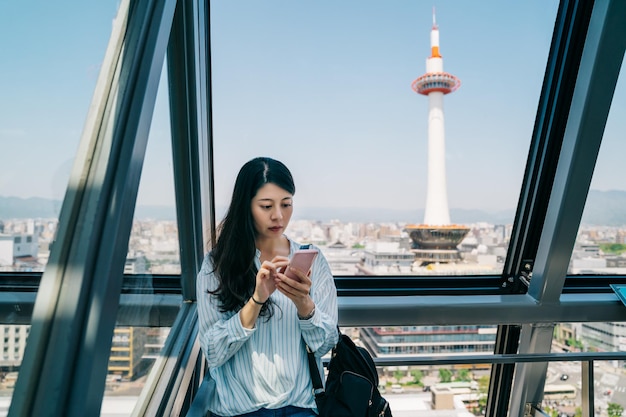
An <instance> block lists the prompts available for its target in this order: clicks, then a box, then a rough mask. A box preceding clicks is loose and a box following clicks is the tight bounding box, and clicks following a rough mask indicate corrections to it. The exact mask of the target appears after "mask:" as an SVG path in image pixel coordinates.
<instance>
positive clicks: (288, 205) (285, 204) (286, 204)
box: [283, 203, 291, 208]
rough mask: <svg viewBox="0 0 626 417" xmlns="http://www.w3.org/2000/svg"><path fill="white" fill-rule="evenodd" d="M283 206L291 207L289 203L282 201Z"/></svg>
mask: <svg viewBox="0 0 626 417" xmlns="http://www.w3.org/2000/svg"><path fill="white" fill-rule="evenodd" d="M283 207H284V208H288V207H291V203H283Z"/></svg>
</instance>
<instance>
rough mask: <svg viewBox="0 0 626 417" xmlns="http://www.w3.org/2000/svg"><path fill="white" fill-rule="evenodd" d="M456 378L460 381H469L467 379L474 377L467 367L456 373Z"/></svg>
mask: <svg viewBox="0 0 626 417" xmlns="http://www.w3.org/2000/svg"><path fill="white" fill-rule="evenodd" d="M456 379H457V380H458V381H463V382H467V381H471V380H472V378H471V377H470V373H469V371H468V370H467V369H461V370H459V372H458V373H457V374H456Z"/></svg>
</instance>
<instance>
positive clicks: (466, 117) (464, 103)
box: [0, 1, 626, 222]
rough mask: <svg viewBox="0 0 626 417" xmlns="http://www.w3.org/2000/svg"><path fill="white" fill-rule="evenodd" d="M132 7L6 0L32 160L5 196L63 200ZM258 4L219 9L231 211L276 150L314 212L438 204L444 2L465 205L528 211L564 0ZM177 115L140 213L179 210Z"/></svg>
mask: <svg viewBox="0 0 626 417" xmlns="http://www.w3.org/2000/svg"><path fill="white" fill-rule="evenodd" d="M117 3H118V2H117V1H107V2H99V3H98V4H97V5H74V4H70V3H69V2H61V3H60V4H55V5H42V7H41V8H39V9H37V10H33V11H30V10H29V13H28V14H24V13H21V12H20V7H24V6H21V5H19V4H2V5H0V11H1V13H0V23H1V24H2V27H3V30H4V31H5V33H9V32H10V33H12V34H13V35H14V36H12V37H8V36H5V37H3V38H4V39H3V40H0V45H1V47H2V48H3V50H4V51H5V56H7V57H8V58H9V59H8V60H6V62H5V63H4V65H3V68H4V71H3V72H4V74H5V77H2V79H0V88H1V89H2V90H3V91H5V92H7V95H6V96H5V97H9V98H11V99H4V100H0V110H2V111H1V112H0V142H1V143H2V144H3V147H4V151H5V152H6V155H16V156H19V157H18V158H6V161H4V162H3V167H2V168H0V195H3V196H16V197H22V198H26V197H31V196H38V197H45V198H53V199H62V198H63V194H64V190H65V185H66V184H67V179H68V178H69V174H70V170H71V165H72V161H73V158H74V153H75V151H76V148H77V145H78V141H79V138H80V135H81V131H82V128H83V124H84V121H85V118H86V114H87V110H88V107H89V103H90V101H91V96H92V94H93V90H94V87H95V81H96V78H97V75H98V70H99V65H100V62H101V60H102V58H103V56H104V52H105V49H106V45H107V43H108V38H109V36H110V31H111V22H112V20H113V18H114V16H115V14H116V9H117ZM245 5H246V7H241V6H242V3H241V2H233V1H230V2H226V1H214V2H212V11H211V12H212V19H213V27H212V54H213V56H212V59H213V68H212V71H213V74H212V75H213V103H214V114H213V120H214V126H213V129H214V135H215V152H216V153H215V154H216V155H219V157H217V158H216V166H215V169H216V192H217V194H216V200H217V204H218V205H225V204H227V202H228V199H229V197H230V192H231V191H232V184H233V181H234V177H235V175H236V173H237V170H238V168H239V167H240V166H241V165H242V164H243V163H244V162H245V161H247V160H248V159H250V158H252V157H254V156H257V155H268V156H272V157H276V158H277V159H280V160H282V161H284V162H285V163H286V164H287V165H288V166H289V167H290V169H291V170H292V172H293V173H294V177H295V179H296V186H297V189H298V192H297V193H296V196H295V202H296V204H297V205H298V206H300V207H319V206H326V207H331V208H332V207H336V208H347V207H361V208H370V209H372V210H376V209H378V208H387V209H389V208H401V209H406V210H410V209H415V210H419V209H421V208H423V207H424V201H425V198H426V169H425V166H426V145H427V106H428V104H427V103H426V102H425V100H424V99H423V97H420V96H418V95H417V94H415V93H414V92H413V91H412V90H411V88H410V85H411V82H412V80H414V79H415V78H416V77H417V76H419V75H421V74H422V73H423V71H424V62H425V59H426V58H427V57H428V55H429V52H430V47H429V32H430V29H431V26H432V7H433V6H435V7H436V10H437V23H438V25H439V27H440V30H441V54H442V56H444V57H445V60H446V70H447V71H450V72H451V73H453V74H455V75H457V76H458V77H459V78H460V79H461V82H462V88H461V89H460V90H459V91H458V92H457V93H455V94H454V95H453V96H451V97H449V98H447V99H446V103H445V112H446V142H447V143H446V164H447V166H446V170H447V178H448V198H449V202H450V207H451V208H463V209H486V208H488V209H492V210H514V209H515V206H516V205H517V198H518V196H519V189H520V185H521V180H522V176H523V172H524V169H525V163H526V158H527V155H528V147H529V143H530V138H531V135H532V128H533V123H534V116H535V113H536V110H537V100H538V97H539V93H540V90H541V83H542V80H543V73H544V71H545V65H546V57H547V54H548V50H549V47H550V40H551V36H552V30H553V26H554V18H555V15H556V7H557V3H556V2H543V1H541V2H540V1H531V2H524V4H514V5H502V4H500V3H498V2H495V1H488V2H484V3H481V4H480V5H476V4H474V5H470V4H465V3H464V2H459V1H447V2H442V1H438V2H437V1H435V2H433V4H426V3H421V4H420V3H413V2H401V3H396V4H394V5H393V6H388V5H387V6H386V7H382V6H381V5H380V3H377V2H373V1H365V2H351V1H349V2H342V3H341V4H335V3H333V2H330V1H321V2H317V3H315V5H312V4H306V3H290V2H285V1H268V2H264V3H263V4H257V3H245ZM23 15H24V16H23ZM55 16H56V17H57V18H56V19H55V18H54V17H55ZM511 16H515V17H516V19H511ZM25 19H28V24H25ZM61 19H63V21H64V22H65V24H64V25H58V22H59V21H61ZM33 28H35V29H33ZM11 38H18V39H20V42H19V43H15V42H12V41H11ZM164 80H165V78H164ZM623 84H624V83H623V82H618V88H617V90H616V94H615V98H614V105H613V107H614V108H617V109H619V108H622V107H623V106H624V102H625V100H624V97H625V96H626V95H625V94H624V87H623ZM164 86H165V82H164V81H162V83H161V87H163V88H161V90H164V89H165V87H164ZM618 111H619V110H615V112H618ZM168 118H169V116H168V110H167V100H166V97H165V95H163V94H160V95H159V99H158V100H157V104H156V109H155V113H154V123H153V128H152V130H151V134H150V141H149V144H148V151H147V156H146V162H145V165H144V174H143V176H144V178H143V181H142V185H141V187H140V192H139V199H138V204H139V205H157V204H158V205H171V204H173V180H172V173H171V167H172V164H171V157H170V145H169V143H168V141H169V132H168V130H169V124H168ZM32 120H37V123H32ZM623 124H624V122H623V121H621V120H616V118H615V117H611V116H610V117H609V122H608V124H607V129H606V133H605V137H606V140H605V143H604V144H603V147H602V149H601V151H600V158H599V160H598V164H597V167H598V168H597V169H596V175H595V176H594V181H593V183H592V188H595V189H598V190H612V189H618V190H621V189H626V186H624V182H623V179H621V178H619V176H616V175H614V174H613V173H612V171H611V167H615V166H619V165H618V164H619V155H621V148H620V146H623V144H620V143H619V140H617V139H619V132H620V131H621V130H622V129H623V127H624V126H623ZM23 158H27V159H26V161H27V162H28V163H27V164H25V163H24V159H23ZM494 173H495V174H496V175H494ZM26 174H28V175H26ZM420 220H421V219H420V218H412V219H407V221H410V222H419V221H420ZM455 220H456V219H454V218H452V221H455Z"/></svg>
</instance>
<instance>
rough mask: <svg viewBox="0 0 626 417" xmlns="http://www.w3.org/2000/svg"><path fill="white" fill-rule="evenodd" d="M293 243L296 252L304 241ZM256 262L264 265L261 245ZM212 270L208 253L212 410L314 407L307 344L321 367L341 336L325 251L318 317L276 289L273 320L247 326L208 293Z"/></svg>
mask: <svg viewBox="0 0 626 417" xmlns="http://www.w3.org/2000/svg"><path fill="white" fill-rule="evenodd" d="M289 242H290V254H289V255H290V257H291V255H293V253H294V252H295V251H296V250H297V249H298V248H299V247H300V245H299V244H298V243H296V242H293V241H291V240H290V241H289ZM318 249H319V248H318ZM255 263H256V266H257V268H260V266H261V265H260V252H259V251H258V250H257V255H256V258H255ZM213 269H214V268H213V264H212V261H211V259H210V256H209V255H207V256H205V258H204V261H203V263H202V269H201V270H200V273H199V274H198V279H197V281H196V289H197V295H198V320H199V339H200V346H201V347H202V351H203V352H204V355H205V357H206V358H207V361H208V364H209V368H210V370H209V372H210V373H211V377H212V378H213V379H214V380H215V383H216V384H215V396H214V397H213V398H212V399H210V400H209V410H210V411H211V412H213V413H216V414H219V415H221V416H233V415H239V414H244V413H249V412H252V411H255V410H258V409H259V408H262V407H264V408H269V409H273V408H280V407H285V406H288V405H292V406H296V407H302V408H312V409H315V400H314V398H313V393H312V385H311V378H310V372H309V365H308V359H307V353H306V349H305V344H304V343H305V342H306V344H308V345H309V347H310V348H311V349H312V350H313V351H315V355H316V357H317V362H318V369H319V370H320V372H321V370H322V362H321V357H322V356H323V355H324V354H326V353H327V352H328V351H330V349H331V348H332V347H333V346H334V345H335V344H336V343H337V339H338V334H337V291H336V288H335V282H334V279H333V276H332V273H331V271H330V267H329V265H328V262H327V261H326V258H325V257H324V256H323V255H322V252H321V251H320V253H319V255H318V256H317V258H316V259H315V262H314V264H313V267H312V268H311V281H312V286H311V298H312V299H313V302H314V303H315V314H314V315H313V317H312V318H311V319H309V320H300V319H298V315H297V310H296V307H295V305H294V304H293V302H292V301H291V300H290V299H288V298H287V297H286V296H284V295H283V294H282V293H281V292H279V291H275V292H274V293H273V294H272V295H271V298H272V300H273V301H274V303H275V304H276V306H277V308H275V310H274V315H273V316H272V318H271V319H270V320H269V321H268V320H267V318H266V317H261V316H260V317H259V318H258V319H257V321H256V324H255V327H254V329H246V328H244V327H243V326H242V324H241V320H240V319H239V314H238V312H232V311H231V312H227V313H222V312H220V309H219V302H218V300H217V297H215V296H213V295H211V294H209V293H208V292H207V290H212V291H213V290H215V289H216V288H217V286H218V281H217V277H216V276H215V274H214V272H213Z"/></svg>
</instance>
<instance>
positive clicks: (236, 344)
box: [196, 255, 255, 367]
mask: <svg viewBox="0 0 626 417" xmlns="http://www.w3.org/2000/svg"><path fill="white" fill-rule="evenodd" d="M217 286H218V280H217V277H216V276H215V272H214V268H213V263H212V262H211V257H210V255H206V256H205V257H204V261H203V262H202V268H201V269H200V272H199V273H198V277H197V279H196V294H197V297H198V324H199V326H198V327H199V334H198V338H199V340H200V347H201V348H202V351H203V352H204V356H205V357H206V359H207V362H208V365H209V367H218V366H220V365H222V364H224V363H225V362H226V361H227V360H228V359H230V358H231V357H232V356H233V355H234V354H235V352H237V351H238V350H239V349H240V348H241V346H242V345H243V344H244V343H245V342H246V341H247V340H248V339H249V338H250V336H252V334H253V333H254V331H255V329H246V328H244V327H243V325H242V324H241V320H240V319H239V314H238V313H237V312H234V313H233V312H226V313H223V312H221V311H220V309H219V300H218V299H217V296H215V295H213V294H210V293H209V292H208V291H209V290H211V291H214V290H215V289H216V288H217Z"/></svg>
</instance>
